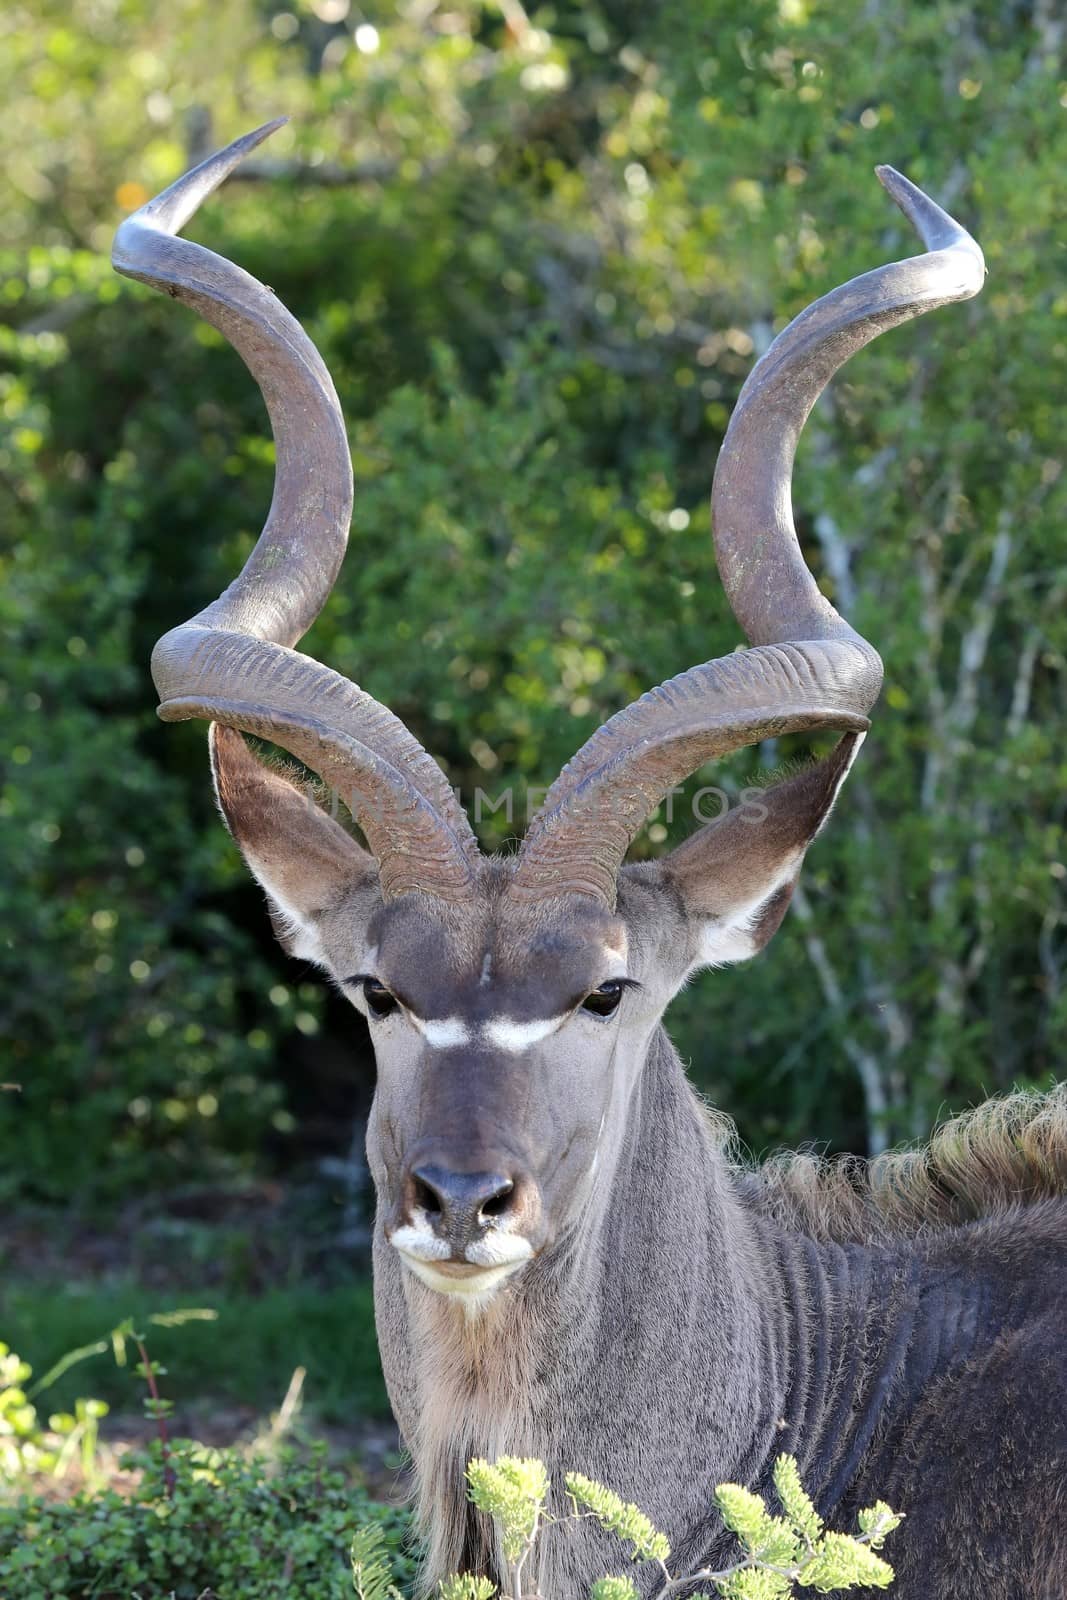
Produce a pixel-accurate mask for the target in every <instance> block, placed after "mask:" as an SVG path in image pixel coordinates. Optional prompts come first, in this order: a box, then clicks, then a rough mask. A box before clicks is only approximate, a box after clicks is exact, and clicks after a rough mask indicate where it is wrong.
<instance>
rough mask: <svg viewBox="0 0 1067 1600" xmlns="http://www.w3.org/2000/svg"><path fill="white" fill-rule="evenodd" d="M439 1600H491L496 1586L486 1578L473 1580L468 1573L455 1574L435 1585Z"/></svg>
mask: <svg viewBox="0 0 1067 1600" xmlns="http://www.w3.org/2000/svg"><path fill="white" fill-rule="evenodd" d="M437 1593H438V1595H439V1597H440V1600H493V1596H494V1595H495V1594H496V1584H495V1583H490V1581H489V1579H488V1578H475V1577H474V1576H473V1575H472V1574H471V1573H469V1572H456V1573H453V1574H452V1575H451V1576H450V1577H448V1578H442V1579H441V1582H440V1583H439V1584H438V1585H437Z"/></svg>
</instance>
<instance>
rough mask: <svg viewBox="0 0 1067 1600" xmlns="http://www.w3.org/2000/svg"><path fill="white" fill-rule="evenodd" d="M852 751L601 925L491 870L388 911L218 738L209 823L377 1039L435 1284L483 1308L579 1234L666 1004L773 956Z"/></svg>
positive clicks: (379, 1139)
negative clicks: (773, 940)
mask: <svg viewBox="0 0 1067 1600" xmlns="http://www.w3.org/2000/svg"><path fill="white" fill-rule="evenodd" d="M852 750H853V747H852V744H851V741H849V740H845V741H842V745H841V746H839V747H838V751H836V752H835V753H834V755H833V756H832V757H830V758H828V760H827V761H826V762H824V763H822V764H821V765H820V766H818V767H815V768H812V769H811V770H810V772H809V773H806V774H803V775H802V776H801V777H800V778H794V779H792V780H790V781H789V782H788V783H785V784H781V785H779V786H778V787H777V788H776V789H773V790H768V791H766V793H765V794H764V795H763V796H761V803H760V805H759V806H758V807H756V808H754V810H753V813H752V815H751V816H750V817H746V816H745V815H744V814H743V813H741V812H733V813H731V814H730V815H729V816H728V817H727V818H726V819H725V820H724V821H723V822H720V823H717V824H715V825H712V826H710V827H708V828H705V829H702V830H701V831H700V832H699V833H697V834H696V835H695V836H694V837H693V838H692V839H690V840H689V841H688V842H687V843H686V844H685V845H683V846H681V847H680V848H679V849H678V850H676V851H675V852H674V853H673V855H671V856H668V857H667V858H665V859H664V860H663V861H661V862H655V863H647V864H644V865H641V866H632V867H626V868H624V869H623V871H622V873H621V874H620V877H619V883H618V899H617V905H616V908H615V910H614V912H611V911H608V910H606V909H605V908H604V907H603V906H602V905H601V904H600V903H599V902H598V901H596V900H595V899H593V898H591V897H589V896H586V895H578V894H571V895H567V896H561V897H559V898H556V899H541V900H536V901H531V900H528V899H524V898H521V897H520V896H518V895H516V894H514V893H512V892H511V891H512V882H513V876H514V858H498V859H488V860H484V861H483V862H482V863H481V865H480V868H479V873H478V877H477V880H476V882H475V883H474V884H473V885H472V890H471V893H470V896H469V898H468V899H467V900H465V901H463V902H460V903H454V902H453V903H449V902H445V901H443V900H440V899H438V898H435V897H434V896H432V895H428V894H422V893H418V892H413V893H410V894H405V895H403V896H401V897H399V898H397V899H394V900H390V901H385V900H384V899H383V897H382V893H381V889H380V886H379V881H378V874H377V870H376V868H375V865H374V862H373V860H372V858H371V857H370V856H368V855H367V853H366V852H365V851H363V850H362V849H361V848H360V846H359V845H357V844H356V842H355V841H354V840H353V839H352V838H351V836H350V835H349V834H347V833H346V832H345V831H344V830H343V829H342V828H341V827H340V826H339V825H338V824H337V823H336V822H334V821H332V820H331V819H330V818H329V817H328V816H326V815H325V813H323V812H322V811H320V810H319V809H318V808H317V807H315V806H314V805H312V804H310V803H309V801H308V800H307V798H306V796H305V795H304V794H303V792H302V791H301V790H299V789H298V788H297V787H295V786H294V785H293V784H292V783H290V782H289V781H288V780H287V779H286V778H285V777H283V776H282V775H280V774H279V773H277V772H273V771H271V770H270V769H268V768H265V767H263V766H262V765H261V764H260V763H259V761H258V760H257V759H256V758H255V757H254V756H253V755H252V754H251V752H250V751H249V750H248V748H247V746H246V745H245V743H244V741H243V739H242V738H241V737H240V735H238V734H235V733H232V732H229V731H228V730H224V729H216V730H215V732H214V736H213V761H214V769H215V778H216V786H217V791H218V796H219V802H220V805H221V807H222V810H223V813H224V815H225V817H226V820H227V822H228V824H229V826H230V828H231V831H232V832H233V833H234V835H235V837H236V838H237V840H238V842H239V843H240V844H241V847H242V849H243V851H244V854H245V857H246V859H247V861H248V863H249V865H250V866H251V868H252V870H253V872H254V873H255V874H256V876H257V877H258V878H259V880H260V882H261V883H262V884H263V886H264V888H265V889H266V890H267V893H268V896H269V899H270V902H271V907H272V911H273V913H274V916H275V923H276V926H277V928H278V931H279V934H280V937H281V938H282V942H283V943H284V944H286V946H287V947H288V948H289V949H290V950H291V951H292V952H293V954H295V955H298V956H300V957H302V958H304V959H307V960H312V961H315V962H317V963H318V964H319V965H320V966H321V967H323V968H325V970H326V971H327V972H328V973H329V974H330V976H331V977H332V978H333V980H334V981H335V982H336V983H337V985H338V987H339V988H340V989H341V990H342V992H343V993H344V994H345V995H346V996H347V997H348V998H349V999H350V1000H351V1001H352V1003H353V1004H354V1005H356V1006H357V1007H358V1008H359V1009H360V1010H361V1011H363V1012H364V1014H365V1015H366V1016H367V1018H368V1022H369V1026H370V1030H371V1037H372V1040H373V1043H374V1050H375V1055H376V1058H377V1065H378V1087H377V1092H376V1095H375V1100H374V1107H373V1111H372V1115H371V1121H370V1127H369V1132H368V1156H369V1160H370V1166H371V1172H372V1175H373V1177H374V1182H375V1186H376V1189H377V1192H378V1201H379V1213H380V1216H381V1218H382V1222H383V1226H384V1229H385V1233H386V1236H387V1238H388V1239H389V1240H390V1242H391V1243H392V1244H393V1246H394V1248H395V1249H396V1250H397V1251H398V1252H399V1254H400V1256H401V1258H402V1260H403V1262H404V1265H405V1266H406V1267H407V1268H408V1269H409V1270H410V1271H411V1272H413V1273H414V1274H415V1275H416V1276H417V1277H419V1278H420V1279H421V1280H422V1281H423V1282H424V1283H426V1284H428V1285H429V1286H430V1287H431V1288H433V1289H435V1290H438V1291H440V1292H441V1293H443V1294H446V1295H453V1296H462V1297H464V1298H465V1299H467V1300H469V1301H470V1302H471V1303H475V1302H482V1301H484V1300H485V1299H486V1298H487V1297H488V1296H490V1295H491V1294H492V1292H493V1290H495V1288H496V1287H497V1286H498V1285H499V1284H500V1283H501V1282H502V1281H503V1279H504V1278H506V1277H509V1276H510V1275H511V1274H512V1273H514V1272H517V1271H519V1270H521V1268H522V1266H523V1265H524V1264H525V1263H526V1262H527V1261H528V1260H530V1259H531V1258H532V1257H533V1256H536V1255H539V1254H541V1253H543V1252H546V1251H550V1250H551V1249H552V1248H553V1247H554V1246H555V1245H556V1244H557V1243H559V1242H560V1241H561V1240H565V1239H566V1238H567V1237H569V1236H570V1235H572V1234H573V1232H574V1230H575V1229H577V1228H579V1227H580V1226H581V1219H582V1213H583V1208H584V1207H585V1205H586V1204H587V1202H588V1200H589V1197H590V1195H591V1193H592V1190H593V1186H594V1184H595V1183H596V1182H598V1181H599V1182H610V1172H611V1170H612V1169H613V1168H614V1165H615V1162H616V1160H617V1158H618V1153H619V1150H620V1148H621V1146H622V1144H623V1142H624V1140H625V1137H626V1128H627V1122H628V1113H629V1107H630V1102H631V1098H632V1096H633V1093H634V1089H635V1086H636V1084H637V1082H638V1079H639V1076H640V1072H641V1068H642V1065H643V1063H644V1061H645V1059H646V1056H647V1053H648V1046H649V1041H650V1039H651V1037H652V1034H653V1032H654V1030H655V1028H656V1026H657V1025H658V1023H659V1021H660V1019H661V1017H662V1015H663V1012H664V1010H665V1008H666V1006H667V1004H668V1003H669V1001H670V999H671V998H672V996H673V995H674V994H675V993H676V992H677V990H678V989H679V988H680V987H681V985H682V984H683V983H684V981H685V979H686V977H687V976H688V974H689V973H690V972H692V971H693V970H694V969H695V968H698V967H700V966H705V965H718V964H721V963H723V962H727V961H736V960H741V959H744V958H745V957H747V956H749V955H752V954H754V953H755V952H756V951H757V950H758V949H760V948H761V947H762V945H763V944H765V943H766V941H767V939H769V938H770V936H771V934H772V933H773V932H774V930H775V928H776V927H777V926H778V923H779V922H780V920H781V918H782V916H783V914H784V912H785V908H786V905H787V903H788V900H789V896H790V894H791V892H792V887H793V884H794V882H795V879H796V875H797V872H798V870H799V866H800V861H801V858H802V856H803V851H804V849H805V847H806V845H807V844H808V843H809V842H810V839H811V837H812V836H813V834H814V833H815V832H816V831H817V829H818V827H819V826H820V825H821V823H822V821H823V820H824V818H825V816H826V815H827V813H828V811H829V807H830V805H831V804H832V802H833V799H834V797H835V796H836V793H837V789H838V787H839V786H840V783H841V781H842V778H843V776H844V773H845V772H846V771H847V765H848V761H849V759H850V757H851V754H852Z"/></svg>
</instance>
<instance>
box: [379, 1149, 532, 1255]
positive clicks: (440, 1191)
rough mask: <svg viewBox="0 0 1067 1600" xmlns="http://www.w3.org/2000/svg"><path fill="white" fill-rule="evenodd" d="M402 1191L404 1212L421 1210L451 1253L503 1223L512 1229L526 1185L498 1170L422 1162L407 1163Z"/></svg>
mask: <svg viewBox="0 0 1067 1600" xmlns="http://www.w3.org/2000/svg"><path fill="white" fill-rule="evenodd" d="M405 1190H406V1193H405V1199H406V1201H407V1206H406V1208H405V1209H406V1210H407V1211H408V1213H409V1215H412V1214H414V1212H415V1211H416V1210H419V1211H421V1212H423V1214H424V1215H425V1217H426V1219H427V1221H428V1222H429V1224H430V1226H431V1227H432V1229H433V1231H434V1233H435V1234H436V1235H437V1237H438V1238H439V1239H443V1240H444V1241H445V1243H447V1244H448V1245H449V1246H450V1248H451V1251H452V1254H453V1255H454V1256H462V1255H463V1253H464V1251H465V1250H466V1249H467V1247H468V1245H471V1244H474V1243H475V1242H476V1241H477V1240H479V1239H482V1238H484V1237H485V1235H486V1234H487V1233H489V1232H490V1231H491V1230H493V1229H498V1228H500V1227H501V1226H502V1225H503V1224H504V1223H508V1224H509V1225H510V1228H515V1227H516V1226H518V1225H519V1224H520V1223H521V1221H522V1219H523V1213H524V1211H525V1210H526V1207H525V1205H524V1194H525V1190H526V1184H525V1183H524V1181H523V1180H522V1178H521V1177H519V1176H518V1175H515V1176H512V1177H508V1176H507V1175H505V1174H504V1173H501V1172H450V1171H449V1170H448V1168H447V1167H440V1166H436V1165H434V1164H432V1163H429V1162H425V1163H422V1164H421V1165H419V1166H416V1167H412V1168H411V1170H410V1171H409V1173H408V1177H407V1182H406V1184H405Z"/></svg>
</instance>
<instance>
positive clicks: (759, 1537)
mask: <svg viewBox="0 0 1067 1600" xmlns="http://www.w3.org/2000/svg"><path fill="white" fill-rule="evenodd" d="M467 1476H468V1479H469V1481H470V1484H471V1498H472V1500H473V1501H474V1503H475V1505H476V1506H477V1507H478V1509H479V1510H481V1511H484V1512H486V1513H487V1514H488V1515H489V1516H491V1517H492V1518H493V1519H494V1521H495V1522H496V1524H497V1528H498V1531H499V1532H500V1534H501V1535H502V1538H503V1543H504V1550H505V1554H506V1556H507V1558H508V1560H509V1562H511V1563H512V1574H511V1588H510V1591H509V1592H510V1600H523V1597H524V1589H523V1585H522V1581H521V1573H522V1564H524V1563H525V1561H526V1559H527V1557H528V1556H529V1555H530V1554H531V1553H532V1551H533V1549H534V1548H535V1545H536V1541H537V1539H538V1537H539V1535H540V1531H541V1527H542V1525H543V1521H544V1519H545V1511H544V1504H545V1499H546V1496H547V1493H548V1479H547V1474H546V1472H545V1468H544V1465H543V1463H542V1462H540V1461H532V1460H523V1461H518V1460H515V1459H514V1458H512V1457H507V1456H502V1457H501V1458H500V1459H499V1460H498V1461H496V1462H494V1463H493V1464H492V1466H490V1465H489V1463H488V1462H486V1461H482V1460H477V1461H472V1462H471V1463H470V1465H469V1467H468V1469H467ZM773 1479H774V1486H775V1492H776V1494H777V1495H778V1498H779V1500H780V1502H781V1505H782V1509H783V1511H784V1513H785V1515H784V1516H775V1515H774V1513H773V1512H772V1511H770V1510H769V1509H768V1507H767V1505H766V1503H765V1501H764V1500H762V1499H761V1498H760V1496H759V1495H757V1494H753V1493H752V1491H751V1490H750V1489H746V1488H743V1487H742V1486H741V1485H740V1484H736V1483H722V1484H720V1485H719V1486H718V1488H717V1489H716V1490H715V1504H716V1505H717V1507H718V1509H719V1512H720V1513H721V1515H722V1519H723V1522H724V1523H725V1525H726V1527H727V1528H728V1529H729V1530H730V1531H731V1532H732V1533H734V1534H736V1535H737V1538H738V1541H739V1542H740V1545H741V1559H740V1560H739V1561H737V1562H735V1563H734V1564H733V1565H732V1566H730V1567H726V1568H724V1569H722V1570H721V1571H718V1572H713V1571H712V1570H711V1569H710V1568H706V1567H705V1568H702V1569H701V1570H700V1571H699V1572H695V1573H689V1574H687V1573H684V1572H683V1573H678V1574H674V1573H671V1572H670V1570H669V1569H668V1567H667V1564H666V1563H667V1560H668V1558H669V1556H670V1553H671V1551H670V1545H669V1543H668V1542H667V1539H666V1538H665V1537H664V1535H663V1534H662V1533H660V1532H658V1530H657V1529H656V1528H655V1527H654V1526H653V1524H652V1522H651V1521H650V1519H649V1518H648V1517H647V1516H646V1515H645V1513H644V1512H643V1511H642V1510H641V1509H640V1508H639V1507H638V1506H635V1505H630V1504H628V1503H627V1502H625V1501H624V1500H622V1499H620V1498H619V1496H618V1495H617V1494H615V1493H613V1491H612V1490H610V1489H606V1488H605V1487H604V1485H603V1484H602V1483H597V1482H596V1481H595V1480H594V1479H592V1478H586V1477H583V1476H582V1475H581V1473H577V1472H569V1473H567V1474H566V1477H565V1479H564V1484H565V1487H566V1492H567V1495H568V1498H569V1499H570V1502H571V1508H572V1509H571V1512H570V1514H569V1516H566V1517H563V1518H560V1519H556V1518H554V1517H551V1516H549V1517H548V1518H547V1520H548V1521H556V1520H560V1521H565V1522H572V1521H573V1522H577V1521H580V1520H582V1518H583V1517H586V1516H590V1515H592V1516H593V1517H595V1518H596V1520H597V1521H598V1522H599V1523H600V1524H601V1526H602V1527H604V1528H606V1529H607V1530H608V1532H609V1533H613V1534H615V1535H616V1536H617V1537H618V1538H620V1539H622V1540H624V1541H625V1542H626V1543H628V1544H629V1546H630V1551H629V1555H630V1559H631V1560H632V1561H635V1562H647V1561H654V1562H656V1563H657V1564H658V1566H659V1568H660V1570H661V1572H662V1575H663V1576H662V1582H660V1583H659V1584H658V1585H657V1586H656V1587H655V1588H654V1589H653V1591H652V1594H653V1600H667V1597H668V1596H669V1595H671V1594H674V1593H675V1592H676V1591H679V1590H682V1589H688V1588H689V1587H690V1585H691V1584H693V1583H696V1582H703V1583H710V1584H712V1585H714V1588H715V1591H716V1593H717V1594H719V1595H721V1596H723V1597H724V1600H787V1597H789V1596H791V1595H793V1594H795V1592H796V1588H801V1589H815V1590H817V1591H818V1592H819V1593H829V1592H830V1591H832V1590H839V1589H852V1588H855V1587H856V1586H857V1585H858V1584H865V1585H866V1586H868V1587H869V1588H878V1589H884V1588H886V1587H887V1586H888V1585H889V1584H890V1583H891V1582H892V1580H893V1569H892V1567H890V1566H889V1564H888V1563H887V1562H886V1561H883V1560H882V1559H881V1557H880V1556H878V1555H876V1554H875V1551H876V1550H877V1549H879V1548H880V1547H881V1545H882V1543H883V1542H884V1540H885V1538H886V1536H887V1534H889V1533H891V1532H892V1531H893V1529H894V1528H896V1527H898V1526H899V1524H900V1522H901V1520H902V1518H901V1517H900V1516H899V1515H898V1514H897V1513H896V1512H894V1511H891V1510H890V1509H889V1507H888V1506H887V1505H886V1504H885V1503H884V1502H883V1501H881V1500H879V1501H878V1502H877V1503H876V1504H875V1505H873V1506H871V1507H869V1508H868V1509H867V1510H865V1511H861V1512H860V1514H859V1532H858V1533H856V1534H854V1535H850V1534H843V1533H832V1532H827V1531H826V1529H825V1528H824V1526H823V1523H822V1519H821V1518H820V1517H819V1515H818V1513H817V1512H816V1510H815V1506H814V1504H813V1503H812V1500H811V1497H810V1495H808V1493H807V1492H806V1490H805V1489H804V1487H803V1485H802V1483H801V1481H800V1471H799V1468H798V1467H797V1463H796V1460H795V1458H794V1457H792V1456H786V1455H782V1456H779V1457H778V1459H777V1461H776V1462H775V1464H774V1470H773ZM520 1558H521V1559H520ZM517 1562H518V1563H520V1564H519V1565H518V1567H516V1566H515V1563H517ZM476 1583H477V1580H476V1579H474V1578H472V1577H471V1576H470V1575H469V1574H462V1575H458V1576H456V1577H452V1578H449V1579H448V1580H447V1582H446V1583H444V1584H442V1585H441V1600H491V1595H492V1594H493V1593H494V1592H495V1591H494V1590H493V1588H492V1586H491V1585H490V1586H489V1590H488V1592H487V1593H486V1594H484V1595H483V1594H481V1593H476V1592H475V1587H474V1586H475V1585H476ZM465 1586H466V1587H465ZM637 1594H638V1590H637V1586H636V1584H635V1583H634V1582H633V1580H632V1579H631V1578H629V1577H627V1576H625V1575H622V1576H618V1575H615V1576H610V1577H604V1578H598V1579H597V1580H596V1582H595V1583H593V1584H592V1586H591V1588H590V1591H589V1600H636V1597H637ZM549 1600H553V1597H551V1596H550V1597H549Z"/></svg>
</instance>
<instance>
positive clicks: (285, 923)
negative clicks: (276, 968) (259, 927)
mask: <svg viewBox="0 0 1067 1600" xmlns="http://www.w3.org/2000/svg"><path fill="white" fill-rule="evenodd" d="M209 747H210V751H211V772H212V777H213V778H214V782H215V795H216V798H217V800H218V803H219V810H220V811H221V812H222V815H223V818H224V819H225V822H226V826H227V827H228V828H229V830H230V833H231V834H232V835H233V837H234V839H235V840H236V841H237V844H238V845H239V847H240V850H241V854H242V855H243V856H244V858H245V861H246V862H247V864H248V866H249V868H250V870H251V872H252V873H253V875H254V876H255V878H256V879H257V881H258V882H259V884H260V885H261V886H262V888H263V889H265V890H266V892H267V896H268V899H269V900H270V903H271V911H272V913H273V920H274V928H275V932H276V933H277V935H278V938H279V939H280V941H281V943H282V944H283V945H284V946H285V948H286V949H287V950H289V952H290V953H291V954H293V955H297V956H300V957H302V958H303V959H306V960H311V961H316V960H320V958H321V952H320V950H319V948H318V942H317V938H316V936H315V932H314V920H315V917H316V916H317V914H318V913H319V912H322V911H324V910H327V909H329V908H330V907H332V906H335V905H336V904H337V903H338V901H339V900H340V899H341V897H342V896H343V895H344V894H345V893H346V891H348V890H350V889H352V888H356V887H367V886H369V885H370V884H372V883H376V882H377V878H378V869H377V865H376V863H375V861H374V858H373V856H371V855H370V854H369V853H368V852H367V851H366V850H364V849H363V848H362V847H361V846H360V845H359V844H357V843H356V841H355V839H353V838H352V836H351V834H349V833H346V831H345V829H344V828H342V827H341V825H340V823H339V822H335V821H334V819H333V818H332V817H330V816H328V815H327V814H326V812H325V811H323V810H321V809H320V807H319V806H317V805H316V804H315V801H314V798H313V796H312V794H311V792H310V791H309V790H307V789H305V788H303V787H302V786H301V785H300V784H298V783H294V782H293V781H292V779H290V778H288V777H286V776H285V774H284V773H283V772H279V771H277V770H276V769H275V768H273V767H270V766H268V765H267V764H266V763H265V762H264V761H262V760H260V758H259V757H258V756H256V755H255V754H254V753H253V752H252V750H250V749H249V747H248V745H247V744H246V742H245V740H244V738H243V736H242V735H241V734H240V733H237V732H236V731H235V730H234V729H232V728H224V727H220V726H219V724H218V723H213V724H212V726H211V730H210V733H209Z"/></svg>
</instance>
